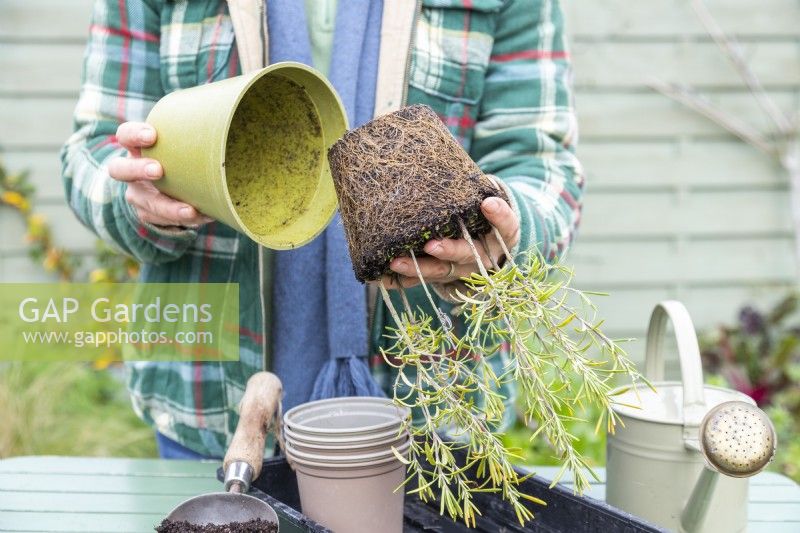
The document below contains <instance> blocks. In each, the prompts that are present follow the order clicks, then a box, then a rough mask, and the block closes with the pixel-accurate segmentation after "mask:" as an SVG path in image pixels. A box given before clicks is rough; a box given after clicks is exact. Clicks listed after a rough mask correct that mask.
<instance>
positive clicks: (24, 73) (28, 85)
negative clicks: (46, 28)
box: [0, 41, 85, 96]
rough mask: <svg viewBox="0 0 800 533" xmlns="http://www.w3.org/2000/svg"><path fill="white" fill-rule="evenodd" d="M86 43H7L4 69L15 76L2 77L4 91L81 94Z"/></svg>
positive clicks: (2, 48) (1, 59)
mask: <svg viewBox="0 0 800 533" xmlns="http://www.w3.org/2000/svg"><path fill="white" fill-rule="evenodd" d="M84 49H85V43H75V44H59V45H54V44H52V43H43V42H40V43H3V42H2V41H0V69H2V72H14V73H15V75H14V76H3V77H2V78H0V94H21V95H24V94H31V93H32V94H56V95H58V94H65V93H66V94H68V95H71V96H72V95H77V94H78V90H79V89H80V83H81V67H82V63H83V51H84Z"/></svg>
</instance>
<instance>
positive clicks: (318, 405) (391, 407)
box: [283, 396, 411, 436]
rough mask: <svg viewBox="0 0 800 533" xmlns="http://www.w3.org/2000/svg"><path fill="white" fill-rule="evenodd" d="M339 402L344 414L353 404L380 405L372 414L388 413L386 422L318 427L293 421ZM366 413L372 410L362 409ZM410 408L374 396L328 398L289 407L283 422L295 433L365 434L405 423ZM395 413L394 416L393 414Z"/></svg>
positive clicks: (333, 406) (360, 405) (332, 406)
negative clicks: (346, 426) (367, 424)
mask: <svg viewBox="0 0 800 533" xmlns="http://www.w3.org/2000/svg"><path fill="white" fill-rule="evenodd" d="M337 404H341V407H340V409H341V410H342V414H347V411H346V409H347V407H348V406H350V407H353V406H359V407H362V406H366V407H369V406H370V405H372V406H375V407H380V408H381V409H379V410H376V411H374V412H373V413H372V414H375V415H378V416H381V415H386V416H385V418H386V419H387V421H386V422H380V423H378V424H372V425H369V426H356V427H353V428H318V427H313V426H309V425H307V424H304V423H302V422H299V423H298V422H293V421H292V418H293V417H297V416H299V415H300V414H309V412H310V413H311V414H313V413H314V411H316V410H324V409H326V408H335V406H337ZM360 412H363V413H364V414H368V413H370V411H368V410H367V411H360ZM410 414H411V413H410V410H409V409H407V408H406V409H403V408H400V407H398V406H397V405H395V404H394V402H392V400H390V399H388V398H378V397H374V396H348V397H342V398H328V399H325V400H316V401H314V402H308V403H304V404H300V405H297V406H295V407H292V408H291V409H289V410H288V411H287V412H286V413H285V414H284V415H283V423H284V424H285V425H286V426H287V427H289V428H290V429H291V430H292V431H293V432H294V433H300V434H312V435H323V436H324V435H340V436H346V435H365V434H370V433H377V432H380V431H382V430H388V429H390V428H393V427H397V428H398V429H399V427H400V426H401V425H402V424H403V423H404V421H405V419H406V418H407V417H409V416H410ZM393 415H394V416H393Z"/></svg>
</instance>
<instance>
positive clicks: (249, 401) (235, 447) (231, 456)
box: [222, 372, 283, 479]
mask: <svg viewBox="0 0 800 533" xmlns="http://www.w3.org/2000/svg"><path fill="white" fill-rule="evenodd" d="M282 396H283V385H282V384H281V380H280V379H278V376H276V375H275V374H271V373H269V372H257V373H255V374H253V375H252V376H251V377H250V379H248V380H247V387H246V388H245V391H244V396H243V397H242V401H241V403H239V424H238V425H237V426H236V432H235V433H234V434H233V439H232V440H231V444H230V446H228V453H226V454H225V460H224V462H223V463H222V467H223V468H224V469H225V471H227V470H228V466H229V465H230V464H231V463H232V462H234V461H244V462H246V463H247V464H249V465H250V467H251V468H252V469H253V479H256V478H258V475H259V474H260V473H261V463H262V462H263V460H264V441H265V440H266V438H267V430H268V429H269V425H270V423H271V422H272V420H273V418H275V414H276V413H278V410H279V407H280V403H281V398H282Z"/></svg>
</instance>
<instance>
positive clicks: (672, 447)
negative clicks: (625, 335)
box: [606, 301, 776, 533]
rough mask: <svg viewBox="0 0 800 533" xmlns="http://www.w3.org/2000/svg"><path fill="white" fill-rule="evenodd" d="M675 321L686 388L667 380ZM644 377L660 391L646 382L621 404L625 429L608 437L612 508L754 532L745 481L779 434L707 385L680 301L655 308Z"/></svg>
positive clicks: (704, 527)
mask: <svg viewBox="0 0 800 533" xmlns="http://www.w3.org/2000/svg"><path fill="white" fill-rule="evenodd" d="M670 321H671V322H672V325H673V329H674V333H675V338H676V340H677V345H678V356H679V362H680V367H681V381H664V353H663V352H664V337H665V334H666V331H667V324H668V323H669V322H670ZM644 375H645V377H646V378H647V379H648V380H650V382H651V383H652V384H653V386H654V387H655V389H656V392H653V391H652V390H650V389H649V388H648V387H646V386H644V385H642V386H637V387H636V388H632V389H630V390H627V391H625V392H622V393H621V394H619V395H618V396H616V398H615V400H616V402H617V403H618V405H615V406H614V411H615V412H616V413H617V414H618V415H619V416H620V418H621V419H622V422H623V423H624V425H625V426H624V427H618V428H617V430H616V431H615V433H614V434H609V435H608V443H607V448H606V454H607V459H606V460H607V464H606V470H607V478H608V479H607V484H606V501H607V502H608V503H609V504H610V505H613V506H615V507H618V508H620V509H624V510H625V511H628V512H630V513H632V514H634V515H637V516H641V517H642V518H645V519H646V520H648V521H650V522H652V523H654V524H657V525H660V526H663V527H666V528H669V529H673V530H676V531H682V532H687V533H721V532H725V533H734V532H743V531H745V530H746V527H747V489H748V480H747V479H746V478H747V477H749V476H751V475H754V474H756V473H758V472H760V471H761V470H762V469H763V468H764V467H766V465H767V464H768V463H769V462H770V460H771V459H772V456H773V455H774V452H775V444H776V439H775V430H774V428H773V427H772V424H771V423H770V421H769V419H768V418H767V416H766V414H764V413H763V411H761V410H760V409H758V407H756V405H755V402H754V401H753V400H752V399H751V398H750V397H749V396H747V395H745V394H743V393H740V392H737V391H734V390H730V389H725V388H721V387H713V386H710V385H704V384H703V368H702V365H701V361H700V349H699V347H698V343H697V335H696V334H695V330H694V326H693V325H692V320H691V318H690V317H689V313H688V311H687V310H686V308H685V307H684V306H683V304H681V303H680V302H676V301H665V302H661V303H660V304H658V305H657V306H656V308H655V309H654V310H653V314H652V316H651V318H650V326H649V328H648V332H647V346H646V349H645V372H644ZM719 474H724V476H720V475H719Z"/></svg>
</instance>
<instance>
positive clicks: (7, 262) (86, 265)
mask: <svg viewBox="0 0 800 533" xmlns="http://www.w3.org/2000/svg"><path fill="white" fill-rule="evenodd" d="M87 245H91V242H89V243H87ZM73 252H75V255H76V256H77V257H78V258H79V259H81V266H80V268H79V269H78V270H77V273H78V275H77V276H76V279H86V276H85V274H86V273H88V272H90V271H91V270H92V269H94V268H95V267H96V265H97V262H96V260H95V255H94V250H93V249H91V248H84V249H79V250H73ZM0 280H2V282H3V283H38V282H51V281H58V276H55V275H53V274H51V273H48V272H45V270H44V268H43V267H42V266H41V265H38V264H35V263H32V262H31V259H30V257H28V256H27V254H21V255H11V254H8V253H6V252H3V255H2V257H0Z"/></svg>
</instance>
